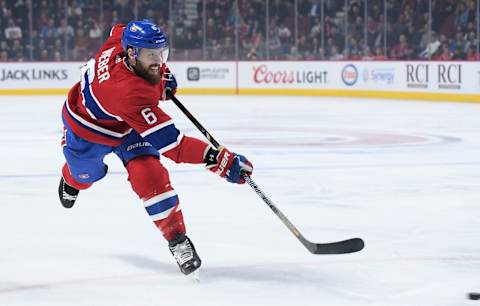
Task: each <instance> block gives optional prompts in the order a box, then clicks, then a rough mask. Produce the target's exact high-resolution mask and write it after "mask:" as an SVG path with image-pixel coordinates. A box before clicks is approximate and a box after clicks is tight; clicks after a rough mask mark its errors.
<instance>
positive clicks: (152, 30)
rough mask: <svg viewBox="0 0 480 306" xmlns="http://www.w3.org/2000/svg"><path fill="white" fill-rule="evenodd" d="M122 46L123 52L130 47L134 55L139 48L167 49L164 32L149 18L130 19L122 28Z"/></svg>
mask: <svg viewBox="0 0 480 306" xmlns="http://www.w3.org/2000/svg"><path fill="white" fill-rule="evenodd" d="M122 47H123V50H124V51H125V53H126V52H127V49H128V47H132V48H133V52H134V55H135V57H137V56H138V54H139V53H140V49H141V48H147V49H165V50H168V44H167V37H166V35H165V33H163V32H162V30H160V28H159V27H157V25H155V24H154V23H152V22H151V21H149V20H137V21H130V22H129V23H128V24H127V27H126V28H125V29H124V30H123V34H122ZM167 52H168V51H167ZM165 60H166V59H165Z"/></svg>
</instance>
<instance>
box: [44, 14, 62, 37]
mask: <svg viewBox="0 0 480 306" xmlns="http://www.w3.org/2000/svg"><path fill="white" fill-rule="evenodd" d="M58 34H59V33H58V29H57V28H56V27H55V21H54V20H53V17H51V18H50V19H48V21H47V24H46V25H45V26H43V27H42V28H41V30H40V37H41V38H43V39H46V40H47V41H48V42H53V40H54V39H55V38H57V37H58Z"/></svg>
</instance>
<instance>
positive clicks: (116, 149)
mask: <svg viewBox="0 0 480 306" xmlns="http://www.w3.org/2000/svg"><path fill="white" fill-rule="evenodd" d="M167 57H168V45H167V39H166V37H165V35H164V33H163V32H162V31H161V30H160V29H159V28H158V27H157V26H156V25H155V24H153V23H151V22H149V21H147V20H143V21H132V22H130V23H129V24H128V25H126V26H125V25H116V26H114V27H113V28H112V30H111V32H110V37H109V38H108V39H107V41H106V42H105V44H104V45H103V46H102V47H101V48H100V50H99V52H98V53H97V55H96V56H95V58H94V59H91V60H90V61H89V62H88V63H87V64H86V65H85V66H83V68H82V69H81V80H80V82H78V83H77V84H75V85H74V86H73V87H72V88H71V89H70V91H69V93H68V97H67V100H66V102H65V104H64V106H63V110H62V119H63V123H64V136H63V138H62V147H63V153H64V155H65V158H66V163H65V165H64V166H63V168H62V178H61V179H60V185H59V187H58V193H59V197H60V201H61V203H62V205H63V206H64V207H66V208H71V207H72V206H73V205H74V203H75V201H76V199H77V197H78V194H79V191H80V190H85V189H87V188H89V187H90V186H91V185H92V184H93V183H94V182H96V181H98V180H100V179H102V178H103V177H104V176H105V175H106V174H107V165H105V164H104V162H103V159H104V157H105V156H106V155H107V154H110V153H112V152H113V153H115V154H116V155H117V156H118V157H119V158H120V159H121V160H122V162H123V164H124V166H125V168H126V169H127V172H128V180H129V181H130V184H131V186H132V189H133V190H134V191H135V193H137V195H138V196H139V198H141V199H142V200H143V203H144V205H145V209H146V211H147V213H148V214H149V215H150V216H151V217H152V219H153V222H154V224H155V225H156V226H157V227H158V228H159V230H160V231H161V233H162V234H163V236H164V237H165V239H166V240H167V241H168V244H169V248H170V251H171V252H172V254H173V256H174V258H175V260H176V261H177V263H178V266H179V267H180V270H181V271H182V272H183V273H184V274H190V273H192V272H193V271H195V270H197V269H198V268H199V267H200V265H201V260H200V258H199V256H198V254H197V253H196V251H195V248H194V246H193V243H192V241H191V240H190V239H189V238H188V237H187V236H186V230H185V225H184V222H183V216H182V210H181V208H180V202H179V197H178V195H177V193H176V192H175V190H174V189H173V187H172V185H171V184H170V179H169V174H168V171H167V169H166V168H165V167H164V166H163V165H162V163H161V162H160V154H161V155H163V156H165V157H167V158H169V159H171V160H173V161H175V162H176V163H190V164H204V165H205V166H206V168H207V169H209V170H210V171H213V172H214V173H216V174H218V175H220V176H221V177H224V178H226V179H227V181H229V182H232V183H239V184H242V183H244V180H243V179H242V175H241V171H245V172H246V173H248V174H251V173H252V171H253V166H252V164H251V163H250V162H249V161H248V160H247V159H246V158H245V157H244V156H242V155H240V154H236V153H232V152H230V151H229V150H227V149H226V148H223V147H221V148H220V149H218V150H217V149H215V148H213V147H210V146H209V145H208V144H207V143H205V142H203V141H201V140H199V139H196V138H193V137H189V136H185V135H183V134H182V133H181V132H180V131H179V130H178V129H177V128H176V127H175V125H174V123H173V122H172V119H171V118H170V117H169V116H168V115H167V114H166V113H164V112H163V111H162V110H161V109H160V108H159V105H158V104H159V101H160V100H164V99H165V97H166V90H171V91H172V92H175V90H176V87H177V82H176V80H175V77H174V76H173V75H172V74H171V73H170V71H169V69H168V68H167V66H166V61H167Z"/></svg>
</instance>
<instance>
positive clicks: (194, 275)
mask: <svg viewBox="0 0 480 306" xmlns="http://www.w3.org/2000/svg"><path fill="white" fill-rule="evenodd" d="M188 276H189V277H190V278H191V279H192V280H193V281H194V282H195V283H200V269H197V270H195V271H193V272H192V273H190V274H189V275H188Z"/></svg>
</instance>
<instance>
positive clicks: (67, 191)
mask: <svg viewBox="0 0 480 306" xmlns="http://www.w3.org/2000/svg"><path fill="white" fill-rule="evenodd" d="M79 192H80V191H79V190H78V189H76V188H73V187H72V186H70V185H68V184H67V183H66V182H65V180H64V179H63V177H62V178H61V179H60V184H59V185H58V196H59V198H60V202H61V203H62V206H63V207H65V208H72V206H73V204H75V201H76V200H77V197H78V193H79Z"/></svg>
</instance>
